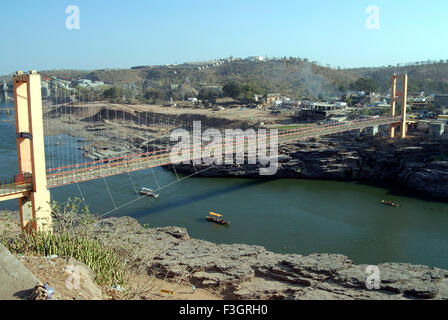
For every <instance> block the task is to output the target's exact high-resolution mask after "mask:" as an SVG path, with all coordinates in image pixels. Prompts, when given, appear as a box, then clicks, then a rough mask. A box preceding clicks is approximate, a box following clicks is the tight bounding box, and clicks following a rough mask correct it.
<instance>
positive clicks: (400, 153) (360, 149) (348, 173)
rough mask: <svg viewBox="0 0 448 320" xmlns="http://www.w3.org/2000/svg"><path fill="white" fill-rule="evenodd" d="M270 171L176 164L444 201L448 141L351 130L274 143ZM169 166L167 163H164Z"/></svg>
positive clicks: (181, 169)
mask: <svg viewBox="0 0 448 320" xmlns="http://www.w3.org/2000/svg"><path fill="white" fill-rule="evenodd" d="M279 155H280V156H279V168H278V171H277V173H276V174H275V175H274V176H264V177H261V176H260V175H259V165H247V164H244V165H236V164H235V165H226V166H224V165H221V166H216V167H214V168H209V169H207V170H204V169H206V168H207V167H206V166H201V165H196V166H195V167H193V166H190V165H177V166H176V171H177V172H178V173H183V174H193V173H194V172H196V171H202V170H204V171H203V172H200V173H199V175H200V176H207V177H246V178H275V179H277V178H297V179H327V180H339V181H360V182H367V183H390V184H396V185H400V186H403V187H406V188H408V189H409V190H411V191H417V192H419V193H420V194H423V195H427V196H431V197H436V198H440V199H443V200H448V183H447V181H448V143H447V142H446V141H434V140H430V139H428V138H427V137H426V135H415V136H414V137H412V138H409V139H406V140H399V139H394V140H387V139H386V138H384V137H372V136H370V137H369V136H362V137H353V136H350V135H345V136H334V137H329V138H321V139H313V140H310V141H301V142H298V143H296V144H289V145H284V146H280V147H279ZM167 169H170V167H167Z"/></svg>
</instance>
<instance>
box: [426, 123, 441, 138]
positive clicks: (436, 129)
mask: <svg viewBox="0 0 448 320" xmlns="http://www.w3.org/2000/svg"><path fill="white" fill-rule="evenodd" d="M444 132H445V123H444V122H431V123H430V124H429V135H430V136H431V137H433V138H435V139H438V138H440V136H441V135H442V134H443V133H444Z"/></svg>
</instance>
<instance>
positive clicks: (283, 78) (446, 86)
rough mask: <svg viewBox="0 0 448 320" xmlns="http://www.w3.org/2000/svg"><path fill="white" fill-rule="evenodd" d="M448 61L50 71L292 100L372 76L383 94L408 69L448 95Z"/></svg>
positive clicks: (430, 89)
mask: <svg viewBox="0 0 448 320" xmlns="http://www.w3.org/2000/svg"><path fill="white" fill-rule="evenodd" d="M447 62H448V60H441V61H439V62H429V63H424V64H423V63H419V64H418V65H417V64H414V65H406V66H400V65H398V66H387V67H373V68H354V69H340V68H337V69H335V68H330V67H328V66H322V65H320V64H317V63H312V62H309V61H307V60H306V59H299V58H288V59H271V60H266V61H260V62H259V61H249V60H241V59H237V60H217V61H215V60H213V61H207V62H197V63H185V64H180V65H164V66H137V67H132V68H130V69H102V70H94V71H82V70H52V71H46V73H48V74H50V75H53V76H70V77H72V78H75V79H76V78H87V79H90V80H93V81H104V82H105V83H108V84H122V83H132V82H134V83H136V84H140V85H143V86H145V87H152V88H169V87H170V86H171V85H178V84H179V85H182V84H185V83H187V84H188V85H189V86H190V85H191V86H192V87H194V88H196V89H200V88H201V87H203V86H207V85H221V86H222V85H224V84H226V83H228V82H230V81H237V82H241V83H256V84H257V85H258V86H259V87H260V88H262V89H263V92H264V93H267V92H279V93H282V94H284V95H287V96H289V97H291V98H303V97H308V96H313V97H317V96H318V95H322V96H331V95H338V94H341V93H342V92H344V91H346V90H348V89H353V88H352V84H353V83H354V82H355V81H356V80H358V79H360V78H368V79H372V80H373V81H374V82H375V83H376V85H377V87H378V90H379V91H381V92H387V91H388V90H389V88H390V79H391V76H392V75H393V73H408V75H409V91H410V92H420V91H425V93H427V94H432V93H448V63H447Z"/></svg>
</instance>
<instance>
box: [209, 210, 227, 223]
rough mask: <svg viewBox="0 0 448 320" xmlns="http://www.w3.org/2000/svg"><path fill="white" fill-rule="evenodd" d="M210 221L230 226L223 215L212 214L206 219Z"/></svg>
mask: <svg viewBox="0 0 448 320" xmlns="http://www.w3.org/2000/svg"><path fill="white" fill-rule="evenodd" d="M206 219H207V220H208V221H211V222H215V223H219V224H223V225H229V224H230V221H227V220H224V219H223V215H222V214H219V213H214V212H210V213H209V215H208V216H207V217H206Z"/></svg>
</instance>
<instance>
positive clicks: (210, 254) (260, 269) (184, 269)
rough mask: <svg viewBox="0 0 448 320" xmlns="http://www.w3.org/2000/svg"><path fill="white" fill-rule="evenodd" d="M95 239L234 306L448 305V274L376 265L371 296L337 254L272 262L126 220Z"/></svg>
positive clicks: (362, 276)
mask: <svg viewBox="0 0 448 320" xmlns="http://www.w3.org/2000/svg"><path fill="white" fill-rule="evenodd" d="M95 228H96V229H95V230H96V234H97V235H98V236H99V237H106V238H108V237H110V236H111V235H113V238H114V240H115V241H120V242H121V241H127V242H129V243H131V244H143V248H145V252H146V253H147V254H148V255H150V256H152V257H153V260H152V263H151V265H150V266H149V267H148V272H149V273H155V274H156V275H157V276H158V277H161V278H168V279H169V278H172V279H176V280H177V279H184V281H186V282H189V283H191V284H195V285H196V286H197V287H199V288H209V289H212V290H215V291H218V292H220V293H221V294H224V295H225V296H226V297H227V298H233V299H313V300H315V299H325V300H326V299H338V300H340V299H344V300H345V299H448V271H447V270H442V269H438V268H430V267H427V266H421V265H411V264H405V263H384V264H381V265H378V268H379V271H380V273H379V280H380V284H379V285H380V287H379V289H378V290H368V289H367V286H366V280H367V277H368V275H369V274H368V273H366V270H367V267H368V266H367V265H356V264H354V263H353V261H351V260H350V259H349V258H348V257H346V256H343V255H340V254H312V255H308V256H302V255H299V254H277V253H273V252H269V251H267V250H266V249H265V248H263V247H260V246H253V245H246V244H214V243H211V242H208V241H203V240H198V239H190V237H189V236H188V233H187V231H186V230H185V229H183V228H173V227H169V228H154V229H145V228H143V227H142V226H140V225H139V224H138V222H137V221H136V220H134V219H132V218H129V217H123V218H110V219H106V220H102V221H100V222H99V223H98V224H97V226H96V227H95Z"/></svg>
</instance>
